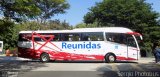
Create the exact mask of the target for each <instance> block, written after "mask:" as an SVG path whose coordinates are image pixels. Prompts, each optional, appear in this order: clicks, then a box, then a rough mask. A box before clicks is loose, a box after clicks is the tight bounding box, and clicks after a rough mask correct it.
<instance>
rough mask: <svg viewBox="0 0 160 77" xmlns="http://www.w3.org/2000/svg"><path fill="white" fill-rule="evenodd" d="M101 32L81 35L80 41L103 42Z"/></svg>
mask: <svg viewBox="0 0 160 77" xmlns="http://www.w3.org/2000/svg"><path fill="white" fill-rule="evenodd" d="M103 40H104V38H103V32H85V33H82V41H103Z"/></svg>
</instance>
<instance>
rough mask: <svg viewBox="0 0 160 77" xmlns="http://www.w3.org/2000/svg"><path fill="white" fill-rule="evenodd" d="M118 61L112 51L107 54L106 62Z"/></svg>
mask: <svg viewBox="0 0 160 77" xmlns="http://www.w3.org/2000/svg"><path fill="white" fill-rule="evenodd" d="M115 61H116V56H115V55H114V54H112V53H109V54H107V55H105V62H106V63H114V62H115Z"/></svg>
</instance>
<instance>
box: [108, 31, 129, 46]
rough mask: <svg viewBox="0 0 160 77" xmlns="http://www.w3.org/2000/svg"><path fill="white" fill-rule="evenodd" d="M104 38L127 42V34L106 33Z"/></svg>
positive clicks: (122, 42) (121, 42)
mask: <svg viewBox="0 0 160 77" xmlns="http://www.w3.org/2000/svg"><path fill="white" fill-rule="evenodd" d="M106 39H107V41H110V42H115V43H120V44H127V35H126V34H123V33H106Z"/></svg>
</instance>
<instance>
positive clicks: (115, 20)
mask: <svg viewBox="0 0 160 77" xmlns="http://www.w3.org/2000/svg"><path fill="white" fill-rule="evenodd" d="M158 17H159V14H158V13H157V12H155V11H152V8H151V4H148V3H146V2H145V0H103V1H102V2H99V3H97V4H96V5H95V6H93V7H91V8H90V12H88V13H87V14H86V15H85V16H84V22H85V23H86V24H91V23H94V22H98V23H99V24H98V25H99V26H120V27H127V28H130V29H132V30H134V31H137V32H139V33H141V34H142V35H143V37H144V43H143V44H142V45H141V46H142V47H143V48H142V49H145V51H151V47H152V43H153V41H155V40H160V32H159V29H160V26H159V25H158V21H157V20H156V19H157V18H158Z"/></svg>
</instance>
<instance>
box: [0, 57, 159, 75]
mask: <svg viewBox="0 0 160 77" xmlns="http://www.w3.org/2000/svg"><path fill="white" fill-rule="evenodd" d="M0 60H1V61H0V69H1V71H2V72H1V75H2V74H3V75H8V76H10V77H14V76H15V77H16V76H17V75H18V77H82V76H83V77H118V76H120V77H130V76H132V77H134V76H136V77H138V76H139V77H140V76H144V77H149V76H150V75H151V76H150V77H159V76H160V64H156V63H154V59H153V58H141V59H140V60H139V61H137V62H125V61H124V62H117V63H104V62H98V61H96V62H93V61H92V62H82V61H81V62H75V61H72V62H71V61H70V62H65V61H56V62H49V63H42V62H39V61H30V60H27V59H22V58H16V57H0ZM146 75H147V76H146ZM0 77H1V76H0Z"/></svg>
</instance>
